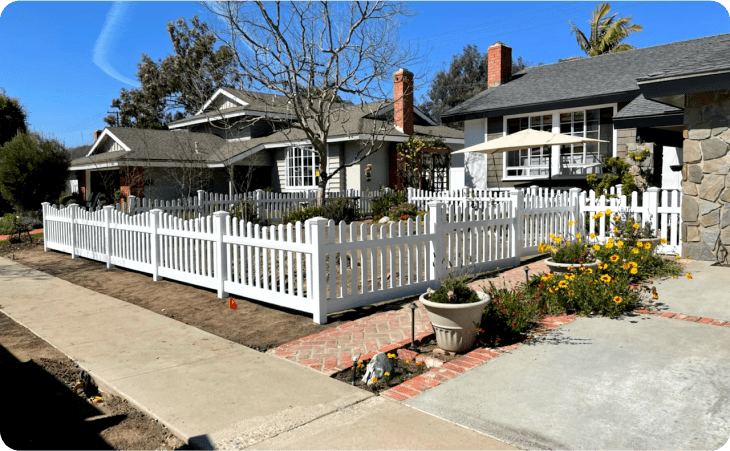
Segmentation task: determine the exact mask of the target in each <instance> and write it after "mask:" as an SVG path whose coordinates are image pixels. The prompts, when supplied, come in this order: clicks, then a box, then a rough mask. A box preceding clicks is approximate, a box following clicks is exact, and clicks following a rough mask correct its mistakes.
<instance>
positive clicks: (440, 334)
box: [420, 291, 491, 353]
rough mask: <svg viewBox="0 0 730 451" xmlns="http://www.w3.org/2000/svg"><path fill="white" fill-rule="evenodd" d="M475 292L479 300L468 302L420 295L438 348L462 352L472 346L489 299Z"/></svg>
mask: <svg viewBox="0 0 730 451" xmlns="http://www.w3.org/2000/svg"><path fill="white" fill-rule="evenodd" d="M476 293H477V296H479V298H480V299H481V300H480V301H477V302H472V303H469V304H445V303H441V302H431V301H429V300H428V294H427V293H424V294H422V295H421V298H420V301H421V303H422V304H423V306H424V307H426V312H427V313H428V319H429V320H431V325H432V326H433V331H434V332H435V334H436V342H437V343H438V347H439V348H441V349H443V350H444V351H451V352H457V353H462V352H466V351H468V350H470V349H471V348H472V346H474V341H476V338H477V326H478V325H479V323H480V322H481V320H482V312H484V307H486V306H487V304H488V303H489V302H490V300H491V299H490V297H489V295H488V294H487V293H484V292H481V291H477V292H476Z"/></svg>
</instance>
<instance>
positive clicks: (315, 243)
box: [306, 216, 344, 324]
mask: <svg viewBox="0 0 730 451" xmlns="http://www.w3.org/2000/svg"><path fill="white" fill-rule="evenodd" d="M306 225H307V230H309V231H310V236H311V237H312V278H311V279H309V281H310V282H311V283H312V301H313V302H314V304H313V305H312V316H313V319H314V322H315V323H317V324H327V273H326V271H327V266H326V265H327V260H326V259H325V253H324V252H323V247H324V245H325V244H326V243H325V236H324V228H325V227H326V226H327V219H325V218H322V217H320V216H318V217H316V218H312V219H308V220H307V222H306ZM330 258H334V256H333V255H330ZM341 264H344V261H343V262H341ZM331 277H334V275H332V276H331Z"/></svg>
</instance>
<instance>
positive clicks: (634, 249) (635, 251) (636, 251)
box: [631, 248, 639, 254]
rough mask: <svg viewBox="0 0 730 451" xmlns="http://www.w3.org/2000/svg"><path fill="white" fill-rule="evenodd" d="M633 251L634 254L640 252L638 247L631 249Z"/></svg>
mask: <svg viewBox="0 0 730 451" xmlns="http://www.w3.org/2000/svg"><path fill="white" fill-rule="evenodd" d="M631 252H633V253H634V254H638V253H639V250H638V249H637V248H633V249H631Z"/></svg>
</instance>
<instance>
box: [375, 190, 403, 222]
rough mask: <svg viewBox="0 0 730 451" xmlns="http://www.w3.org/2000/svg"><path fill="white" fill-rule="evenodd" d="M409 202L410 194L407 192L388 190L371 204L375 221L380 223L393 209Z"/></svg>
mask: <svg viewBox="0 0 730 451" xmlns="http://www.w3.org/2000/svg"><path fill="white" fill-rule="evenodd" d="M406 202H408V194H407V193H406V192H405V191H393V190H388V191H386V193H385V194H383V195H382V196H380V197H376V198H374V199H373V200H372V202H371V203H370V208H371V209H372V210H373V215H374V216H373V221H379V220H380V219H381V218H382V217H383V216H387V215H388V212H389V211H390V209H391V208H392V207H395V206H397V205H400V204H404V203H406Z"/></svg>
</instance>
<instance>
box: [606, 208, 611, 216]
mask: <svg viewBox="0 0 730 451" xmlns="http://www.w3.org/2000/svg"><path fill="white" fill-rule="evenodd" d="M610 214H611V209H610V208H609V209H608V210H606V216H608V215H610Z"/></svg>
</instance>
